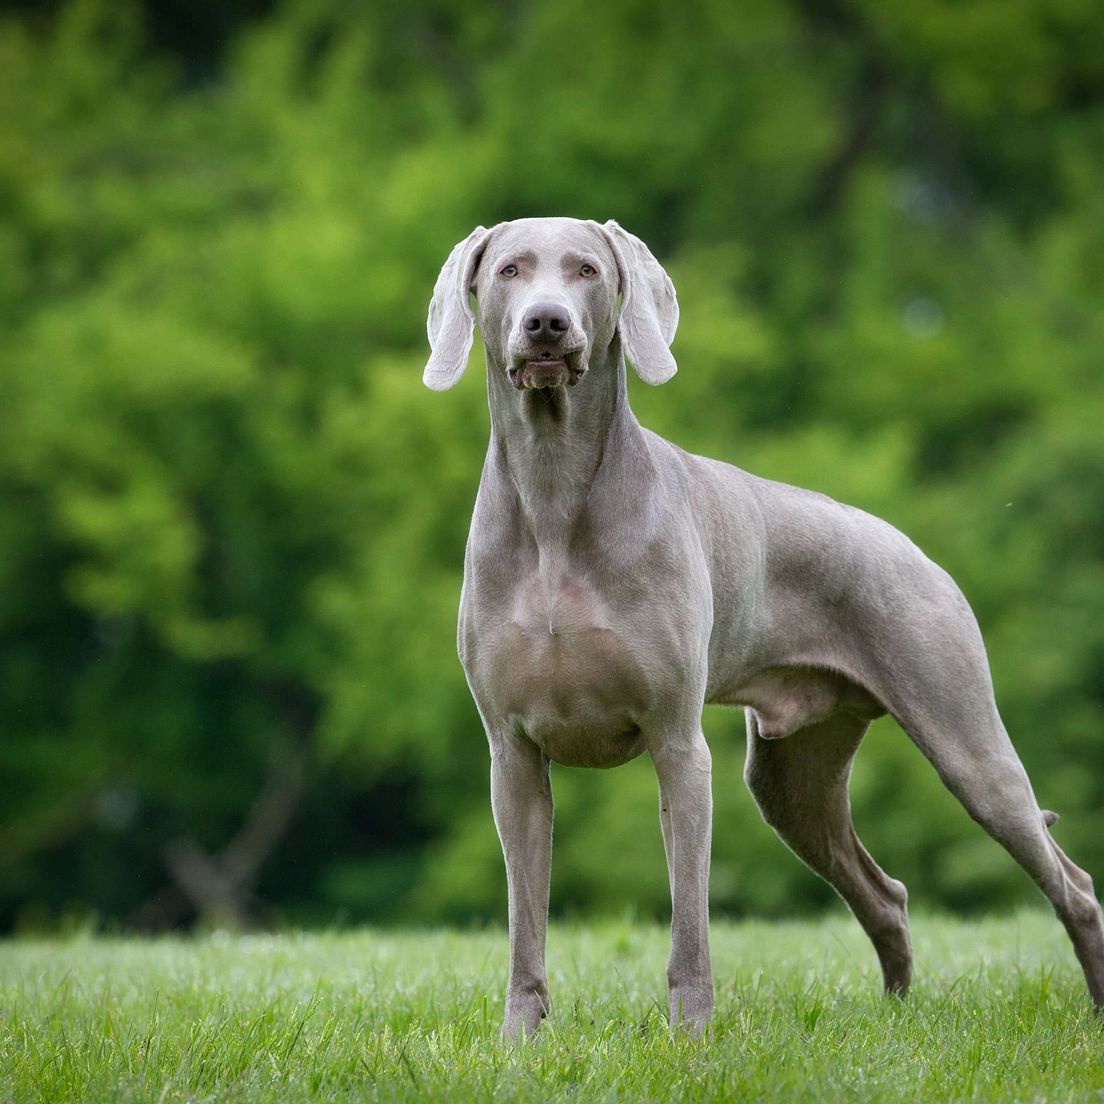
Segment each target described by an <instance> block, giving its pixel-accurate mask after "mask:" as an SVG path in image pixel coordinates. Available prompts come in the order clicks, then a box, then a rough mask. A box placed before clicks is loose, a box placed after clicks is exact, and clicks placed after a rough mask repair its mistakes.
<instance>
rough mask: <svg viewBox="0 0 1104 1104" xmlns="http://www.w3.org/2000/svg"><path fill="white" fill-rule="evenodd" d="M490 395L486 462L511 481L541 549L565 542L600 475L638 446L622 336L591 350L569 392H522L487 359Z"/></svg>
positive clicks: (564, 389) (561, 389) (639, 434)
mask: <svg viewBox="0 0 1104 1104" xmlns="http://www.w3.org/2000/svg"><path fill="white" fill-rule="evenodd" d="M487 390H488V395H489V399H490V408H491V443H490V452H489V455H488V462H489V463H493V464H495V465H496V466H499V467H500V470H501V471H502V473H503V474H505V475H507V476H508V478H509V481H510V483H511V484H512V485H513V487H514V489H515V490H516V493H517V499H518V504H519V507H520V510H521V514H522V516H523V518H524V522H525V524H526V527H527V528H528V529H529V530H530V532H531V533H532V535H533V537H534V539H535V540H536V542H537V544H538V546H540V547H542V548H546V547H549V546H551V545H554V544H559V543H561V542H562V541H564V540H566V539H569V537H570V534H571V531H572V529H573V528H574V526H575V525H576V523H577V522H578V521H579V519H580V518H581V517H582V516H583V514H584V512H585V510H586V505H587V501H588V499H589V497H590V494H591V490H592V488H593V486H594V483H595V480H596V479H597V478H598V476H599V473H600V472H603V471H604V469H608V468H609V467H610V466H611V465H620V464H622V463H624V462H626V460H627V458H628V457H629V456H631V455H632V454H634V453H636V452H637V451H638V448H639V446H640V445H641V444H642V441H641V437H642V432H641V429H640V424H639V423H638V422H637V420H636V418H635V416H634V415H633V413H632V411H631V409H630V408H629V402H628V391H627V387H626V380H625V360H624V357H623V355H622V351H621V342H620V339H619V338H617V337H614V340H613V342H612V343H611V344H610V346H609V347H608V348H607V349H606V350H605V351H604V354H603V355H601V356H600V357H599V356H598V355H597V351H596V355H595V356H594V357H592V359H591V362H590V366H589V369H588V371H587V373H586V375H585V376H584V377H583V378H582V379H581V380H580V381H579V383H578V384H576V385H575V386H574V387H557V388H549V389H546V390H527V391H520V392H519V391H518V390H517V389H515V388H514V386H513V385H512V384H511V383H510V381H509V378H508V377H507V374H506V370H505V366H504V365H502V364H498V363H495V361H494V360H493V359H492V358H490V357H488V360H487Z"/></svg>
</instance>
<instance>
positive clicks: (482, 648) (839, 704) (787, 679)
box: [424, 218, 1104, 1038]
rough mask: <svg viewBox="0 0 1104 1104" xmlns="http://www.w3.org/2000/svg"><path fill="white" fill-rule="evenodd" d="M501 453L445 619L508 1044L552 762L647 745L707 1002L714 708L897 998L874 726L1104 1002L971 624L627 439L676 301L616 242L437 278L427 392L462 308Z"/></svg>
mask: <svg viewBox="0 0 1104 1104" xmlns="http://www.w3.org/2000/svg"><path fill="white" fill-rule="evenodd" d="M472 293H474V295H475V298H476V301H477V304H478V322H479V327H480V330H481V332H482V334H483V340H484V343H485V345H486V350H487V387H488V390H489V392H490V411H491V440H490V446H489V448H488V450H487V458H486V462H485V464H484V467H483V477H482V481H481V483H480V485H479V494H478V497H477V499H476V503H475V513H474V516H473V518H472V524H471V533H470V535H469V538H468V547H467V554H466V558H465V564H464V587H463V593H462V596H461V599H460V624H459V634H458V636H459V650H460V659H461V662H462V663H463V667H464V671H465V673H466V675H467V679H468V684H469V686H470V687H471V692H472V695H473V697H474V698H475V702H476V705H477V706H478V709H479V712H480V715H481V717H482V719H483V724H484V726H485V727H486V730H487V738H488V740H489V742H490V751H491V804H492V808H493V810H494V819H495V824H496V826H497V828H498V833H499V837H500V839H501V842H502V851H503V854H504V856H505V860H506V875H507V879H508V882H509V925H510V976H509V983H508V987H507V990H506V1018H505V1023H504V1026H503V1031H504V1033H505V1035H506V1036H507V1037H510V1038H513V1037H516V1036H518V1035H521V1034H532V1033H533V1032H534V1031H535V1030H536V1028H537V1027H538V1025H539V1023H540V1020H541V1018H542V1017H543V1016H544V1015H545V1014H546V1013H547V1012H548V1010H549V1007H550V1005H549V996H548V985H547V978H546V975H545V965H544V948H545V929H546V925H547V916H548V884H549V871H550V866H551V851H552V791H551V787H550V784H549V764H550V762H556V763H565V764H569V765H571V766H587V767H612V766H616V765H618V764H620V763H624V762H626V761H628V760H629V759H632V758H633V757H634V756H637V755H640V754H641V753H642V752H645V751H646V752H648V754H649V755H650V756H651V758H652V762H653V763H654V765H655V770H656V774H657V776H658V779H659V805H660V824H661V827H662V831H663V841H664V846H665V849H666V853H667V864H668V870H669V875H670V883H671V904H672V921H671V956H670V959H669V961H668V966H667V980H668V985H669V993H670V1012H671V1023H672V1024H676V1023H680V1022H681V1023H684V1024H685V1025H686V1026H687V1027H688V1028H690V1029H691V1030H693V1031H701V1030H702V1029H703V1028H704V1027H705V1026H706V1025H707V1024H708V1023H709V1020H710V1018H711V1015H712V1010H713V980H712V974H711V968H710V962H709V929H708V876H709V846H710V830H711V816H712V799H711V795H710V755H709V748H708V747H707V746H706V743H705V740H704V738H703V736H702V730H701V713H702V706H703V705H704V704H705V703H706V702H719V703H722V704H731V705H740V706H743V707H744V708H745V710H746V716H747V736H748V748H747V766H746V769H745V772H744V777H745V779H746V781H747V784H748V786H749V788H750V789H751V792H752V794H753V795H754V797H755V800H756V802H757V803H758V805H759V808H760V810H761V812H762V814H763V817H764V818H765V820H766V821H767V823H768V824H770V825H771V826H772V827H773V828H774V829H775V831H776V832H777V833H778V835H779V836H781V837H782V839H783V840H784V841H785V843H786V844H787V845H788V846H789V847H790V848H791V849H792V850H793V851H794V852H795V854H796V855H797V856H798V857H799V858H800V859H802V860H803V861H804V862H805V863H807V864H808V865H809V866H810V867H811V868H812V869H813V870H814V871H815V872H816V873H817V874H819V875H820V876H821V877H823V878H825V879H826V880H827V881H828V882H830V883H831V885H833V886H834V887H835V889H836V890H837V891H838V892H839V894H840V896H841V897H842V898H843V899H844V901H845V902H846V903H847V904H848V905H849V906H850V908H851V911H852V912H853V913H854V914H855V917H856V919H857V920H858V921H859V923H860V924H861V925H862V927H863V929H864V930H865V931H866V933H867V935H868V936H869V937H870V939H871V941H872V942H873V944H874V948H875V950H876V951H877V953H878V958H879V960H880V962H881V968H882V974H883V977H884V981H885V988H886V990H887V991H889V992H891V993H897V994H901V995H903V994H904V993H905V992H906V991H907V989H908V986H909V979H910V975H911V970H912V950H911V946H910V943H909V932H908V922H907V915H906V911H905V901H906V893H905V887H904V886H903V885H902V884H901V883H900V882H898V881H895V880H894V879H893V878H890V877H888V876H887V875H886V874H885V873H884V871H882V869H881V868H880V867H879V866H878V865H877V863H875V862H874V860H873V859H872V858H871V857H870V855H869V854H868V853H867V851H866V849H865V848H864V847H863V845H862V844H861V843H860V842H859V839H858V837H857V836H856V835H855V830H854V827H853V826H852V823H851V811H850V803H849V800H848V793H847V783H848V776H849V773H850V768H851V760H852V757H853V756H854V754H855V750H856V748H857V747H858V745H859V742H860V741H861V740H862V738H863V734H864V733H865V731H866V728H867V726H868V725H869V724H870V721H871V720H872V719H873V718H875V717H879V716H881V715H883V714H885V713H890V714H892V715H893V717H894V718H896V720H897V721H898V722H899V723H900V725H901V727H902V728H903V729H904V730H905V731H906V732H907V733H908V735H909V736H910V737H911V738H912V739H913V740H914V741H915V742H916V744H917V745H918V746H919V748H920V749H921V751H923V753H924V754H925V755H926V756H927V757H928V759H929V760H930V761H931V762H932V764H933V765H934V766H935V769H936V770H937V771H938V772H939V775H940V777H941V778H942V779H943V781H944V783H945V784H946V785H947V787H948V788H949V789H950V790H951V792H952V793H953V794H954V795H955V796H956V797H957V798H958V799H959V801H961V802H962V804H963V805H964V806H965V808H966V810H967V811H968V812H969V814H970V815H971V816H972V817H973V818H974V819H975V820H976V821H977V822H978V823H979V824H980V825H981V826H982V827H983V828H984V829H985V830H986V831H987V832H988V833H989V834H990V835H991V836H992V837H993V838H994V839H996V840H997V841H998V842H1000V843H1001V844H1003V845H1004V847H1005V848H1006V849H1007V850H1008V851H1009V852H1010V854H1011V855H1012V857H1013V858H1015V859H1016V861H1017V862H1019V863H1020V865H1021V866H1023V868H1024V869H1025V870H1026V871H1027V872H1028V874H1030V875H1031V877H1032V878H1033V879H1034V880H1035V882H1036V883H1037V884H1038V886H1039V888H1040V889H1041V890H1042V891H1043V893H1044V894H1045V895H1046V896H1047V897H1048V898H1049V900H1050V902H1051V904H1052V905H1053V906H1054V910H1055V912H1056V913H1057V914H1058V916H1059V918H1060V919H1061V921H1062V923H1063V924H1064V925H1065V928H1066V931H1067V932H1068V933H1069V937H1070V939H1071V940H1072V941H1073V946H1074V949H1075V951H1076V952H1077V957H1078V959H1079V960H1080V962H1081V966H1082V969H1083V970H1084V972H1085V978H1086V981H1087V982H1088V987H1089V992H1090V994H1091V996H1092V1000H1093V1002H1094V1004H1095V1005H1096V1007H1097V1008H1100V1007H1101V1006H1102V1005H1104V927H1102V924H1101V913H1100V907H1099V905H1098V904H1097V900H1096V896H1095V893H1094V891H1093V885H1092V881H1091V880H1090V878H1089V876H1088V875H1087V874H1086V873H1085V872H1084V871H1082V870H1080V869H1079V868H1078V867H1076V866H1075V865H1074V864H1073V863H1072V862H1071V861H1070V860H1069V859H1068V858H1067V857H1066V856H1065V855H1064V854H1063V852H1062V850H1061V848H1059V847H1058V845H1057V844H1056V843H1055V842H1054V840H1053V839H1052V838H1051V836H1050V832H1049V830H1048V829H1049V825H1050V824H1052V823H1053V820H1054V815H1053V814H1051V813H1048V812H1044V811H1043V810H1041V809H1040V808H1039V806H1038V804H1037V803H1036V800H1035V795H1034V793H1033V792H1032V789H1031V784H1030V782H1029V781H1028V778H1027V775H1026V774H1025V772H1024V769H1023V767H1022V766H1021V764H1020V761H1019V758H1018V757H1017V755H1016V752H1015V750H1014V749H1013V747H1012V744H1011V742H1010V741H1009V738H1008V735H1007V733H1006V732H1005V730H1004V726H1003V725H1002V723H1001V719H1000V716H999V715H998V713H997V708H996V704H995V703H994V700H993V689H992V684H991V681H990V676H989V669H988V662H987V659H986V655H985V650H984V647H983V645H982V641H981V636H980V634H979V632H978V627H977V622H976V621H975V620H974V617H973V614H972V613H971V611H970V607H969V606H968V605H967V603H966V600H965V599H964V598H963V597H962V594H961V593H960V591H959V590H958V588H957V587H956V586H955V584H954V582H953V581H952V580H951V578H950V577H949V576H948V575H947V574H946V573H945V572H944V571H942V570H941V569H940V568H938V567H937V566H936V565H935V564H933V563H932V562H931V561H930V560H929V559H927V558H926V557H925V556H924V555H923V553H921V552H920V551H919V550H918V549H917V548H916V546H915V545H914V544H912V542H911V541H909V540H908V538H906V537H905V536H903V535H902V534H901V533H900V532H898V531H897V530H896V529H894V528H893V527H892V526H890V525H888V524H887V523H886V522H883V521H881V520H879V519H878V518H875V517H872V516H871V515H869V514H865V513H863V512H862V511H861V510H857V509H854V508H852V507H850V506H843V505H840V504H839V503H837V502H834V501H833V500H832V499H830V498H826V497H825V496H824V495H820V494H815V493H813V492H810V491H805V490H800V489H798V488H796V487H789V486H786V485H784V484H781V483H773V482H771V481H769V480H766V479H759V478H757V477H755V476H753V475H749V474H748V473H747V472H744V471H741V470H740V469H739V468H735V467H732V466H730V465H728V464H724V463H721V462H719V461H717V460H709V459H706V458H704V457H701V456H693V455H691V454H689V453H686V452H683V451H682V449H680V448H678V447H677V446H675V445H673V444H670V443H669V442H668V441H665V440H664V439H662V438H661V437H657V436H656V435H655V434H654V433H651V432H649V431H648V430H646V429H644V428H642V427H641V425H640V424H639V422H637V420H636V418H635V417H634V416H633V413H632V411H631V410H630V409H629V403H628V398H627V392H626V368H625V362H626V358H627V359H628V361H629V362H631V364H632V366H633V368H634V369H635V370H636V372H637V374H638V375H639V376H640V377H641V378H642V379H643V380H644V381H645V382H646V383H650V384H660V383H663V382H664V381H665V380H667V379H670V377H671V376H672V375H674V373H675V361H674V359H673V357H672V355H671V353H670V350H669V348H668V347H669V345H670V343H671V341H672V339H673V337H674V334H675V327H676V325H677V323H678V306H677V303H676V300H675V290H674V287H673V285H672V284H671V281H670V279H668V277H667V274H666V272H664V270H663V268H662V267H661V266H660V264H659V263H658V262H657V261H656V259H655V258H654V257H653V256H652V254H651V253H650V252H649V250H648V248H647V246H645V245H644V243H643V242H642V241H640V240H639V239H638V238H636V237H634V236H633V235H632V234H629V233H627V232H626V231H624V230H623V229H622V228H621V227H620V226H618V225H617V223H615V222H607V223H606V224H605V225H600V224H599V223H596V222H589V221H586V222H584V221H577V220H575V219H566V218H554V219H553V218H549V219H520V220H518V221H516V222H506V223H501V224H500V225H498V226H495V227H493V228H492V229H490V230H486V229H484V228H483V227H478V228H477V229H475V230H474V231H472V233H471V234H470V235H469V236H468V237H467V238H465V239H464V240H463V241H462V242H460V244H459V245H457V246H456V247H455V248H454V249H453V251H452V253H451V254H450V256H449V258H448V260H447V261H446V262H445V266H444V268H443V269H442V270H441V274H440V277H439V278H438V280H437V285H436V288H435V289H434V293H433V301H432V302H431V304H430V307H429V322H428V330H429V343H430V346H431V350H432V353H431V356H430V359H429V363H428V364H427V365H426V369H425V377H424V378H425V383H426V384H427V385H428V386H429V387H431V388H433V389H434V390H437V391H442V390H445V389H447V388H449V387H452V386H453V385H454V384H455V383H456V382H457V380H459V378H460V376H461V375H462V374H463V372H464V369H465V366H466V364H467V361H468V354H469V352H470V350H471V346H472V339H473V333H474V327H475V323H476V318H475V315H474V314H473V311H472V305H471V298H470V296H471V294H472Z"/></svg>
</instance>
